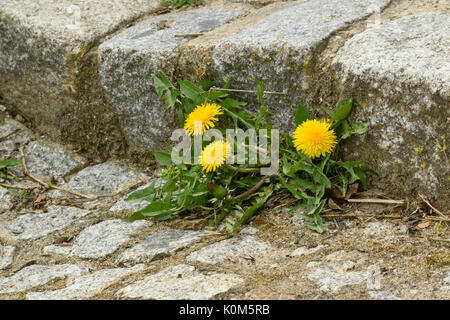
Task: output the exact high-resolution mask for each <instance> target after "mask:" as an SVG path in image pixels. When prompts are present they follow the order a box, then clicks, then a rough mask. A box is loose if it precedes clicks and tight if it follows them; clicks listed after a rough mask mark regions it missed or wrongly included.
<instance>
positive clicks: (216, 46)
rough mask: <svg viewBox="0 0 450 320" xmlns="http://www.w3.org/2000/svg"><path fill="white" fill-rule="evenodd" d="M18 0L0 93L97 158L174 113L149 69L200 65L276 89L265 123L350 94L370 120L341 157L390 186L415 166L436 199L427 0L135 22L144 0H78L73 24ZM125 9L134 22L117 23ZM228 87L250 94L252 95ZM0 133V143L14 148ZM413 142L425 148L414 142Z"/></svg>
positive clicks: (444, 24) (160, 130)
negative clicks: (386, 13) (363, 164)
mask: <svg viewBox="0 0 450 320" xmlns="http://www.w3.org/2000/svg"><path fill="white" fill-rule="evenodd" d="M24 3H25V1H24V0H21V1H18V2H15V3H14V4H11V3H9V2H8V1H5V0H2V1H0V4H1V5H3V6H1V9H0V18H1V20H0V21H1V22H0V46H1V47H2V48H4V50H1V51H0V72H2V74H5V76H4V77H0V94H1V95H2V97H4V98H5V99H6V101H7V105H8V107H9V106H11V107H12V108H13V109H14V110H16V111H19V112H20V113H21V114H22V115H23V116H24V117H25V118H26V119H29V120H31V122H32V123H33V124H34V125H35V126H37V127H41V129H42V131H46V132H47V133H48V134H49V136H50V138H52V139H53V138H55V139H56V138H58V139H60V140H63V141H64V142H71V143H72V145H73V146H74V147H77V148H78V147H82V149H83V150H85V151H88V152H91V153H94V154H96V155H99V156H102V157H104V158H107V157H109V156H111V155H120V156H122V157H129V155H130V153H128V151H137V152H139V153H141V154H142V153H144V152H147V151H148V150H149V149H159V148H161V147H162V142H163V141H166V140H167V138H168V137H169V135H170V133H171V131H172V129H173V128H176V127H179V124H177V123H176V120H175V118H176V117H175V115H174V114H165V113H164V111H163V109H164V106H163V105H162V103H161V102H159V101H158V99H157V96H156V94H155V92H154V88H153V79H152V77H151V74H152V73H158V72H160V71H163V72H164V73H166V74H167V75H168V76H169V78H170V79H171V80H172V81H174V80H175V79H176V78H190V79H194V78H195V74H196V72H195V71H200V72H204V73H205V74H207V75H208V76H210V77H212V78H214V79H215V80H217V82H218V84H219V85H220V84H221V81H222V80H221V79H222V75H229V76H231V79H232V86H233V87H236V88H240V89H249V88H252V87H254V84H253V83H252V82H251V81H250V80H249V78H250V77H255V78H258V79H260V80H262V81H263V83H264V84H265V85H266V89H267V90H270V91H281V92H286V93H287V95H284V96H277V95H270V96H269V95H267V96H266V101H267V103H268V104H269V107H270V112H271V115H272V122H273V124H274V125H275V127H277V128H281V129H283V130H285V131H290V130H292V129H293V127H294V121H293V115H294V112H295V107H296V105H297V104H298V103H301V104H304V105H305V106H306V107H307V108H308V109H309V111H310V112H311V113H312V114H313V115H315V116H323V115H324V113H323V112H322V111H321V109H320V107H321V106H323V105H320V102H324V104H325V105H327V104H326V103H329V102H330V101H332V104H334V103H336V102H337V101H338V100H339V99H340V98H344V97H353V98H354V100H355V112H354V113H353V118H354V119H358V120H360V121H363V122H368V123H369V125H370V127H369V133H368V134H366V135H364V136H362V137H361V139H360V140H358V139H352V142H351V144H349V145H348V148H347V149H348V154H349V159H350V158H358V159H363V160H366V161H368V164H369V165H370V166H371V167H372V168H374V169H375V170H376V171H378V172H379V173H380V178H379V179H378V180H374V181H375V182H376V183H375V185H376V186H378V187H380V188H383V189H384V190H385V191H387V192H391V193H392V194H395V195H399V196H400V195H401V196H405V195H412V194H413V193H414V192H415V191H416V189H417V186H418V184H420V183H423V181H424V180H425V179H426V180H427V183H428V185H429V187H428V189H429V191H430V192H431V193H435V194H436V196H437V197H438V198H443V199H444V201H446V199H448V198H449V193H448V192H449V191H448V190H450V188H449V183H450V182H449V180H448V177H446V176H445V175H446V174H447V170H448V164H447V163H446V162H445V160H444V158H443V153H442V152H438V151H437V150H436V149H435V148H434V147H433V146H434V145H435V139H436V138H439V137H440V136H442V135H443V134H447V137H448V118H449V111H448V110H449V109H448V106H449V93H448V91H449V89H448V83H449V78H450V71H449V67H448V65H449V58H448V57H449V56H450V55H449V54H448V53H449V52H448V50H449V49H448V48H449V46H448V42H449V36H448V34H449V32H448V28H449V27H448V25H449V24H448V19H449V18H448V17H449V14H448V8H447V9H446V7H445V4H444V5H442V3H441V1H436V3H437V4H436V5H435V6H432V7H430V8H428V10H433V11H436V12H434V13H433V12H430V13H426V14H425V13H424V14H415V15H410V16H409V17H408V16H405V17H403V18H400V19H398V20H396V21H392V22H389V21H390V20H395V17H396V16H395V15H391V16H390V17H389V18H387V19H384V20H383V19H378V18H379V17H380V16H379V13H380V12H381V13H383V9H384V8H386V7H387V8H388V9H390V8H393V7H395V6H396V5H397V3H396V2H395V1H391V0H371V1H365V0H302V1H295V2H276V3H272V4H269V5H266V6H262V7H259V6H256V7H258V9H256V7H253V6H251V5H249V4H236V3H232V2H231V1H230V2H225V3H222V4H221V5H218V4H214V2H212V4H207V5H206V7H204V8H188V10H181V11H177V12H174V13H168V14H162V15H154V16H151V17H148V18H147V17H146V18H145V19H142V21H141V22H138V20H139V19H137V18H140V17H143V16H146V15H150V14H152V13H155V12H156V10H157V9H156V5H157V2H156V1H151V0H148V1H144V0H142V1H138V2H134V3H133V4H131V5H128V4H127V3H126V2H124V1H119V0H115V1H113V2H112V3H110V2H108V10H104V6H105V2H104V1H101V0H97V1H91V2H89V3H87V4H80V5H79V6H78V9H79V10H80V13H81V20H80V21H81V23H80V26H79V28H75V27H73V26H72V25H73V23H71V20H70V19H68V18H70V17H71V16H70V14H69V16H68V15H67V13H68V12H67V11H66V10H67V9H68V8H69V7H70V3H69V1H68V0H67V1H63V2H60V1H56V0H45V1H44V0H42V1H39V2H38V3H37V5H35V6H34V7H33V6H24ZM400 3H402V4H404V3H405V1H400ZM414 6H415V7H414ZM21 7H25V9H23V10H22V9H21ZM400 7H401V6H397V8H400ZM416 7H418V5H416V4H413V5H412V9H408V10H403V11H402V12H400V14H399V16H402V15H407V14H408V13H410V12H414V10H415V9H414V8H416ZM78 9H77V8H76V7H71V9H70V10H73V12H77V10H78ZM416 9H417V8H416ZM421 10H422V9H421ZM423 10H425V9H423ZM103 11H104V12H103ZM371 14H373V15H371ZM74 15H75V16H76V13H75V14H74ZM98 16H101V17H102V19H98ZM381 16H382V15H381ZM377 19H378V20H379V21H378V20H377ZM67 20H69V22H68V21H67ZM369 20H370V21H371V22H370V23H369ZM372 20H374V21H375V23H372V22H373V21H372ZM130 22H137V24H136V25H134V26H132V27H130V28H128V25H127V24H129V23H130ZM381 23H383V24H381ZM75 24H76V23H75ZM378 24H381V25H378ZM352 28H353V29H352ZM346 30H351V31H352V32H354V33H359V34H357V35H356V36H355V37H353V38H350V39H348V38H345V37H344V38H345V39H344V40H342V42H341V43H340V44H339V46H338V48H336V51H337V54H336V57H334V55H330V56H328V53H329V52H328V51H329V50H331V49H330V46H332V45H333V44H334V42H333V41H334V40H335V38H336V35H337V34H339V35H342V34H344V33H345V31H346ZM355 30H356V31H355ZM200 32H202V33H204V34H203V35H201V36H198V37H196V38H195V37H188V36H186V34H192V33H200ZM409 32H411V33H412V34H413V35H414V36H413V37H412V36H410V35H409ZM16 44H20V45H16ZM374 44H377V45H376V46H375V45H374ZM339 49H340V50H339ZM327 50H328V51H327ZM333 58H334V59H333ZM24 70H26V73H25V71H24ZM239 98H240V99H243V100H248V101H249V102H250V104H249V108H253V109H256V108H257V107H258V103H257V102H256V97H255V95H241V96H240V97H239ZM36 105H37V106H38V107H36ZM327 106H329V105H327ZM20 133H21V132H18V133H16V134H20ZM22 134H23V135H24V136H23V139H25V140H26V139H27V136H26V132H25V131H23V133H22ZM2 143H3V142H1V141H0V151H2V147H3V149H4V150H5V152H10V150H11V149H14V146H11V145H2ZM422 146H427V147H429V148H426V149H427V150H426V152H424V153H423V154H420V155H418V154H416V153H415V151H414V148H416V147H422ZM428 149H429V150H428ZM373 154H376V155H377V157H374V156H373ZM378 155H379V157H378ZM423 163H426V165H427V167H426V168H425V169H421V168H420V166H421V165H422V164H423ZM405 168H406V169H405ZM89 170H91V169H89ZM89 170H88V171H89ZM89 174H90V173H89ZM75 180H76V179H75ZM75 180H73V181H75ZM71 183H75V182H71ZM68 187H71V185H68ZM73 190H74V191H76V188H75V189H73ZM80 190H81V189H80ZM56 194H58V193H57V192H56Z"/></svg>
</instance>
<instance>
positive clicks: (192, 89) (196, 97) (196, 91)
mask: <svg viewBox="0 0 450 320" xmlns="http://www.w3.org/2000/svg"><path fill="white" fill-rule="evenodd" d="M178 83H179V84H180V90H181V93H182V94H184V95H185V96H186V97H188V98H189V99H191V100H192V101H193V102H194V104H196V105H201V104H203V102H204V101H205V98H204V97H203V96H202V94H203V93H204V92H205V91H204V90H202V89H200V88H198V87H197V86H196V85H195V84H193V83H192V82H190V81H188V80H178Z"/></svg>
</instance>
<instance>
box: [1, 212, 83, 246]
mask: <svg viewBox="0 0 450 320" xmlns="http://www.w3.org/2000/svg"><path fill="white" fill-rule="evenodd" d="M87 214H89V211H88V210H83V209H79V208H76V207H63V206H53V205H52V206H49V207H48V209H47V213H29V214H23V215H19V216H18V217H17V218H16V219H14V220H13V221H11V222H8V223H5V224H3V225H0V227H2V228H4V229H6V230H7V231H8V232H9V233H10V234H11V236H12V238H14V239H20V240H36V239H39V238H42V237H44V236H46V235H48V234H50V233H52V232H54V231H56V230H61V229H63V228H65V227H67V226H69V225H71V224H73V223H76V222H77V220H78V219H80V218H82V217H84V216H86V215H87Z"/></svg>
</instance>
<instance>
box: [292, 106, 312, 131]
mask: <svg viewBox="0 0 450 320" xmlns="http://www.w3.org/2000/svg"><path fill="white" fill-rule="evenodd" d="M309 119H310V118H309V113H308V110H306V108H305V107H303V106H302V105H300V104H299V105H298V106H297V112H296V113H295V125H297V126H298V125H300V124H302V122H304V121H306V120H309Z"/></svg>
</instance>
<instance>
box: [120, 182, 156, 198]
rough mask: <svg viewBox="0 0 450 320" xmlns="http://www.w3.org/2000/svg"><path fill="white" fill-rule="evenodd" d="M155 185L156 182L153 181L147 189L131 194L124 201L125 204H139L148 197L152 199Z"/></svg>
mask: <svg viewBox="0 0 450 320" xmlns="http://www.w3.org/2000/svg"><path fill="white" fill-rule="evenodd" d="M155 183H156V180H155V181H153V182H152V183H151V184H150V185H149V186H148V187H147V188H144V189H141V190H138V191H136V192H133V193H132V194H130V195H129V196H128V198H126V199H125V201H126V202H130V203H133V202H140V201H142V200H146V199H148V198H149V197H151V196H152V197H154V195H155Z"/></svg>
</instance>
